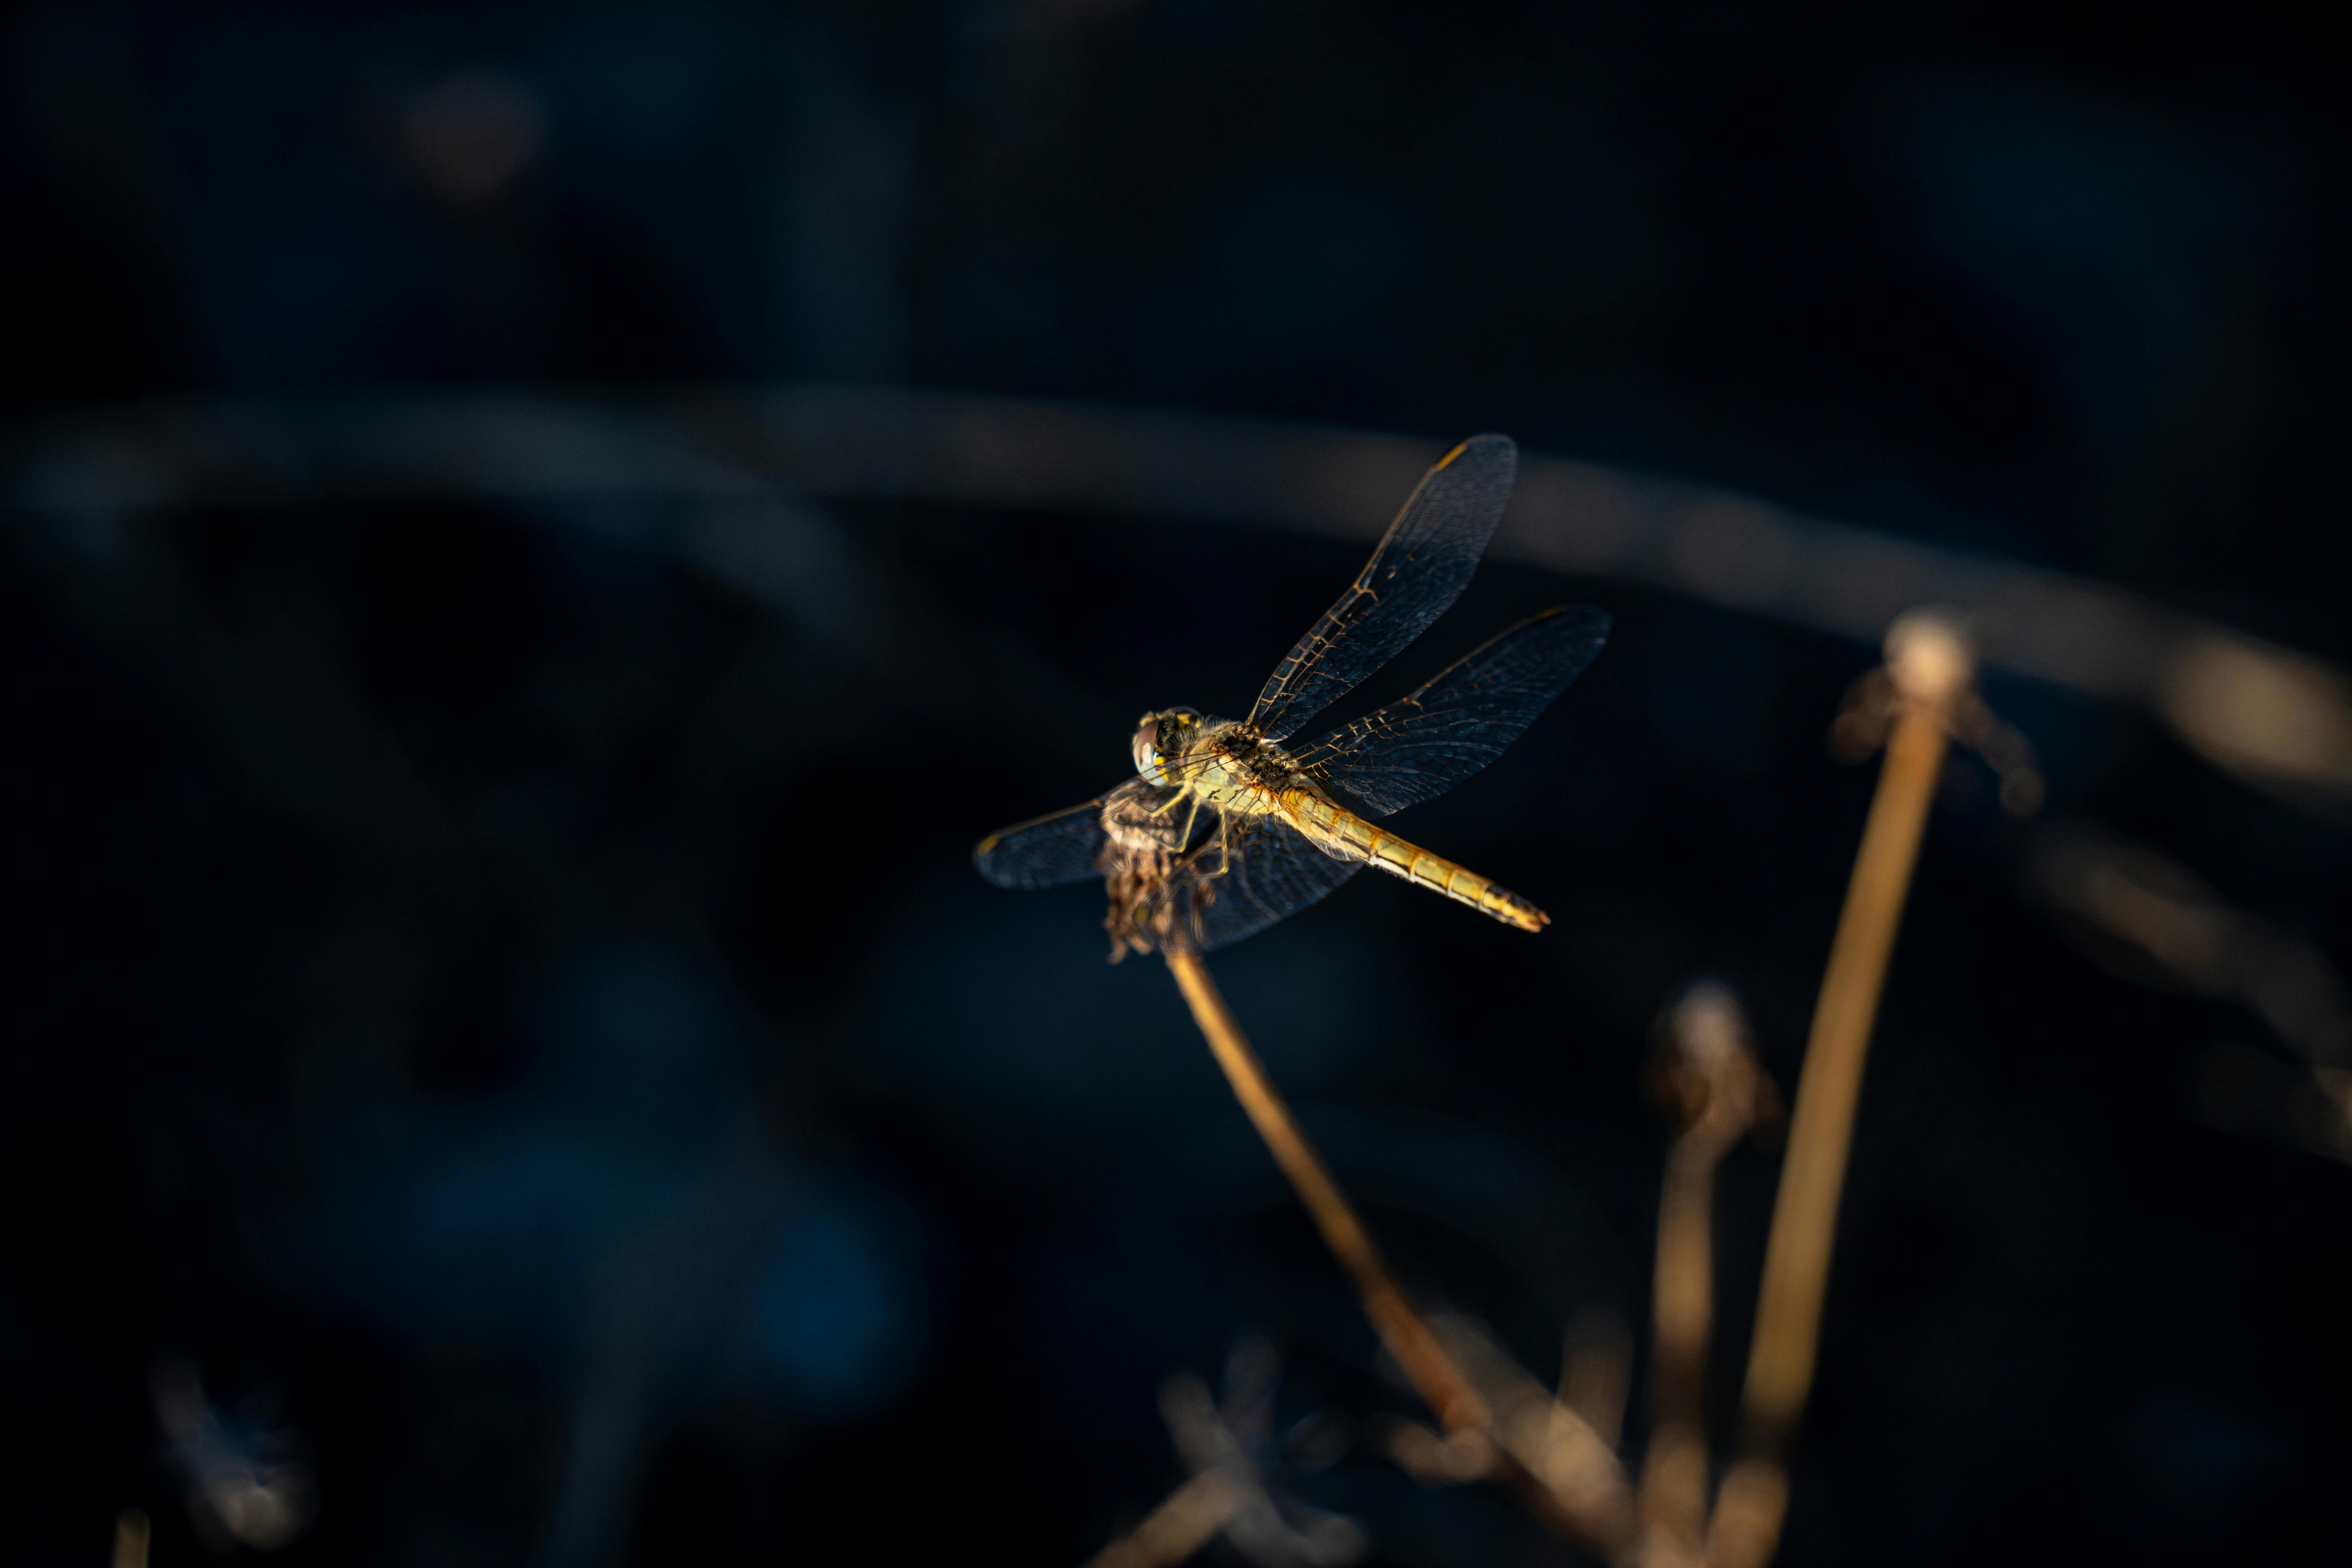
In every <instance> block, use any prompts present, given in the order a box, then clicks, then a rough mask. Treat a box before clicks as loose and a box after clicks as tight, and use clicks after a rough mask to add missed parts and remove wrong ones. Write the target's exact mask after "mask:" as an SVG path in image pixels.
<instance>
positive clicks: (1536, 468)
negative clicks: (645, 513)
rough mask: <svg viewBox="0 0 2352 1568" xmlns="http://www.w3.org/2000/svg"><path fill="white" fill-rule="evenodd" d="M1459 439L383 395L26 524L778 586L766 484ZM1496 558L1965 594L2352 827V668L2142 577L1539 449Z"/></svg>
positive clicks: (911, 406) (1203, 500)
mask: <svg viewBox="0 0 2352 1568" xmlns="http://www.w3.org/2000/svg"><path fill="white" fill-rule="evenodd" d="M1443 448H1444V442H1443V441H1441V440H1439V439H1437V438H1434V437H1432V438H1427V439H1416V438H1412V437H1402V436H1389V435H1381V434H1376V433H1373V432H1370V431H1360V430H1349V429H1343V428H1334V427H1330V426H1315V425H1301V424H1292V423H1286V422H1281V421H1273V420H1265V419H1247V418H1239V417H1235V416H1220V415H1213V414H1206V413H1188V412H1179V411H1174V410H1159V409H1150V408H1139V407H1127V406H1119V405H1102V404H1087V403H1079V402H1069V401H1061V400H1047V399H1035V398H1021V397H1009V396H1003V395H979V394H971V393H961V394H959V393H941V392H922V391H915V390H911V389H898V388H890V387H840V388H827V387H802V388H785V389H776V390H760V389H738V388H723V387H689V388H678V389H675V390H669V391H647V392H636V393H631V394H626V395H615V394H604V395H596V394H585V393H557V392H495V391H479V392H465V393H453V394H444V395H398V394H384V393H366V394H349V395H341V396H326V397H320V396H312V397H306V398H303V399H301V400H299V402H278V401H271V400H207V401H205V402H200V403H194V404H164V405H150V406H145V407H139V408H126V409H122V410H120V411H116V412H112V413H93V414H81V415H77V416H72V417H69V418H66V419H62V420H54V421H50V422H47V423H46V424H45V425H44V426H42V427H40V428H38V429H37V430H36V431H33V432H29V433H26V434H24V435H21V436H20V437H19V439H18V442H17V444H16V448H15V451H14V454H13V457H12V458H11V462H10V468H9V472H8V477H7V480H6V484H5V504H6V506H7V507H8V509H9V510H13V511H16V512H18V513H20V514H24V515H27V516H34V517H46V518H49V519H52V520H54V521H57V522H58V523H60V524H62V525H64V526H67V527H71V528H84V529H98V530H100V531H103V530H104V529H105V528H106V527H108V526H109V525H110V522H111V521H112V520H114V519H117V518H119V517H121V516H122V515H123V514H125V513H131V512H142V511H154V510H176V509H185V508H191V507H202V506H221V505H228V506H254V505H268V504H272V503H283V502H290V501H298V500H322V499H335V498H341V499H377V500H381V499H386V498H406V499H418V498H433V497H440V498H457V497H468V496H473V497H482V498H487V499H495V500H505V501H520V502H528V501H532V500H558V499H571V500H580V499H593V498H596V497H605V496H618V497H627V498H633V499H663V498H667V499H677V500H691V501H700V502H705V503H709V504H710V505H711V506H712V507H713V508H715V509H719V516H720V517H721V518H723V519H724V520H725V521H718V522H708V523H704V524H701V525H698V526H696V525H690V526H688V527H687V528H686V529H684V530H682V531H681V537H680V538H679V539H678V541H677V549H678V550H679V551H680V552H681V554H682V555H683V556H684V557H685V558H686V559H687V560H688V561H689V562H691V563H695V564H696V565H698V566H699V567H701V568H702V569H704V570H708V571H710V572H712V573H714V574H718V575H719V576H721V577H723V578H726V579H728V580H730V581H731V582H734V583H737V584H739V585H753V586H762V587H767V588H768V589H769V591H771V592H772V591H773V588H772V584H775V583H777V582H778V581H783V580H799V579H796V578H793V579H779V578H777V577H776V576H775V575H774V574H767V575H765V576H763V575H761V574H760V573H759V571H758V568H757V567H756V566H754V565H753V564H752V562H753V561H754V560H756V559H758V558H759V557H760V555H761V553H762V552H769V553H772V552H778V551H785V552H792V553H793V558H794V559H796V560H797V559H801V558H803V557H804V556H805V554H806V553H807V551H808V549H809V546H808V545H807V544H806V543H805V542H803V536H804V535H805V534H806V533H807V528H806V526H805V525H803V524H800V523H797V522H795V521H792V520H790V519H789V518H780V517H775V516H770V517H768V518H767V519H766V520H765V521H764V522H760V523H755V522H752V521H750V520H749V519H748V518H747V517H746V515H745V514H744V513H743V512H742V511H741V510H740V508H741V507H742V506H744V505H745V504H747V503H748V504H750V505H752V506H757V505H758V504H760V503H762V502H765V503H767V504H769V505H771V506H777V505H788V504H789V500H788V499H786V498H789V497H791V496H793V495H794V494H806V495H816V496H824V497H830V498H895V499H902V500H922V501H929V502H938V503H944V504H950V505H960V506H971V507H981V508H990V509H999V508H1004V509H1012V508H1018V509H1034V510H1050V511H1062V512H1071V513H1076V514H1082V515H1107V516H1113V517H1134V518H1152V519H1164V520H1169V521H1213V522H1232V523H1247V524H1253V525H1260V526H1272V527H1281V528H1289V529H1296V530H1299V531H1306V532H1309V533H1314V534H1318V535H1324V536H1328V537H1333V538H1339V539H1349V540H1354V539H1369V538H1372V537H1376V536H1377V534H1378V532H1379V530H1380V529H1381V527H1382V526H1384V523H1385V520H1386V517H1387V510H1386V500H1385V498H1388V497H1391V496H1392V495H1395V494H1399V493H1402V492H1404V491H1406V490H1409V489H1411V488H1412V480H1413V479H1414V478H1415V477H1416V476H1417V475H1418V474H1419V473H1420V472H1421V471H1422V470H1423V468H1426V467H1427V465H1428V464H1429V462H1430V461H1431V460H1433V458H1434V457H1435V456H1436V455H1437V454H1438V453H1439V452H1441V451H1442V450H1443ZM730 509H735V510H730ZM753 515H755V516H756V515H757V514H756V513H754V514H753ZM762 533H765V534H769V535H772V536H774V537H772V538H769V539H761V537H760V535H761V534H762ZM1495 554H1496V558H1497V559H1511V558H1517V559H1519V560H1524V561H1527V562H1530V563H1536V564H1539V565H1543V566H1548V567H1550V568H1553V569H1554V570H1558V571H1563V572H1573V573H1579V574H1591V575H1594V576H1601V577H1622V578H1623V579H1625V580H1628V581H1631V582H1636V583H1642V584H1648V585H1651V586H1655V587H1661V588H1665V589H1669V590H1672V591H1674V592H1676V593H1680V594H1685V595H1690V596H1692V597H1694V598H1697V599H1701V600H1706V601H1711V602H1713V603H1717V604H1721V605H1728V606H1731V607H1733V608H1736V609H1739V610H1743V611H1748V612H1750V613H1753V614H1756V615H1760V616H1769V617H1771V618H1773V619H1777V620H1781V621H1786V622H1788V623H1790V624H1791V625H1794V626H1803V627H1806V628H1808V629H1811V630H1815V631H1822V632H1828V633H1831V634H1833V635H1836V636H1840V637H1852V638H1856V639H1860V640H1864V641H1868V642H1875V641H1876V640H1877V639H1878V638H1879V637H1882V636H1883V635H1884V634H1885V630H1886V628H1887V626H1889V625H1890V624H1892V622H1893V621H1894V619H1895V617H1896V616H1899V615H1900V614H1902V613H1903V612H1904V611H1906V610H1907V609H1910V608H1912V607H1913V606H1915V605H1921V604H1935V605H1945V606H1948V607H1949V608H1950V609H1951V610H1952V612H1953V613H1954V614H1955V615H1956V616H1958V618H1959V620H1960V622H1961V624H1962V625H1963V626H1965V627H1966V629H1967V631H1968V634H1969V637H1971V639H1972V640H1973V641H1974V642H1975V644H1976V645H1977V647H1978V648H1979V657H1980V658H1982V659H1983V661H1984V662H1985V663H1986V664H1987V665H1988V666H1989V667H1990V668H1996V669H2000V670H2003V671H2007V672H2010V673H2013V674H2019V675H2024V676H2030V677H2032V678H2034V679H2041V680H2046V681H2050V682H2052V683H2053V684H2055V685H2058V686H2061V687H2064V688H2068V689H2073V690H2075V691H2079V692H2081V693H2083V694H2084V695H2087V696H2091V697H2095V698H2099V699H2103V700H2116V701H2121V702H2126V703H2130V704H2133V705H2135V706H2137V707H2141V708H2144V709H2146V710H2148V711H2150V712H2152V713H2153V714H2155V715H2156V716H2157V717H2158V718H2159V719H2161V720H2162V721H2164V722H2165V723H2166V724H2167V725H2168V727H2170V728H2171V729H2172V731H2174V732H2175V733H2176V734H2178V735H2179V737H2180V738H2181V740H2182V741H2183V742H2186V743H2187V744H2188V745H2189V746H2191V747H2192V748H2194V749H2195V750H2196V751H2197V752H2200V754H2201V755H2203V756H2205V757H2206V758H2208V759H2209V760H2210V761H2211V762H2213V763H2216V764H2217V765H2219V766H2221V767H2223V768H2225V769H2227V770H2229V771H2230V772H2231V773H2235V774H2236V775H2237V776H2239V777H2241V778H2242V779H2244V780H2246V781H2247V782H2248V783H2250V784H2255V785H2257V786H2260V787H2263V788H2265V789H2275V790H2278V791H2280V792H2282V793H2284V795H2286V796H2287V797H2288V798H2290V799H2292V800H2294V801H2295V802H2297V803H2299V804H2302V805H2306V806H2308V807H2310V808H2311V809H2314V810H2316V811H2319V812H2321V813H2322V814H2323V815H2325V816H2326V817H2327V818H2328V819H2329V820H2331V821H2336V822H2343V821H2347V820H2352V681H2347V678H2346V675H2345V673H2344V672H2343V671H2342V670H2340V669H2338V668H2336V667H2335V666H2333V665H2331V664H2329V663H2327V662H2326V661H2325V660H2323V659H2317V658H2311V657H2309V656H2307V655H2304V654H2299V653H2295V652H2294V651H2292V650H2289V649H2286V648H2283V647H2276V646H2274V645H2273V644H2270V643H2267V642H2265V641H2263V639H2261V638H2258V637H2251V636H2248V635H2246V634H2244V633H2242V632H2239V631H2236V630H2233V629H2231V628H2230V627H2228V626H2221V625H2217V624H2215V623H2212V622H2210V621H2207V620H2203V619H2200V617H2197V616H2191V615H2186V614H2183V613H2181V612H2179V611H2177V610H2172V609H2168V608H2166V607H2164V606H2163V605H2159V604H2158V603H2156V602H2154V601H2152V600H2149V599H2147V598H2144V597H2141V596H2139V595H2134V594H2132V593H2129V592H2127V591H2126V590H2123V589H2119V588H2116V587H2112V586H2109V585H2106V584H2099V583H2095V582H2093V581H2091V580H2088V579H2084V578H2080V577H2072V576H2069V575H2067V574H2063V573H2059V572H2053V571H2050V570H2048V569H2046V568H2042V567H2033V566H2026V565H2022V564H2019V563H2008V562H2003V561H2000V559H1998V558H1996V557H1991V556H1986V555H1969V554H1962V553H1960V552H1955V551H1950V550H1943V549H1937V548H1936V547H1933V546H1930V545H1926V544H1921V543H1917V542H1911V541H1906V540H1902V539H1898V538H1895V537H1894V536H1891V535H1886V534H1878V533H1873V532H1870V531H1866V530H1861V529H1854V528H1851V527H1844V526H1840V525H1837V524H1833V523H1828V522H1820V521H1811V520H1808V519H1805V518H1801V517H1798V516H1794V515H1792V514H1790V513H1789V512H1787V511H1784V510H1780V509H1777V508H1774V507H1771V506H1769V505H1766V504H1763V503H1761V502H1759V501H1755V500H1750V499H1748V498H1745V497H1741V496H1738V495H1732V494H1726V493H1723V492H1719V491H1712V490H1706V489H1697V488H1695V487H1691V486H1688V485H1679V484H1673V483H1668V482H1664V481H1661V480H1654V479H1643V478H1641V477H1639V476H1636V475H1632V474H1627V473H1623V472H1621V471H1618V470H1613V469H1611V468H1603V467H1599V466H1596V465H1593V464H1589V463H1580V462H1572V461H1569V460H1566V459H1561V458H1541V457H1529V458H1525V459H1524V460H1523V462H1522V465H1521V477H1520V482H1519V488H1518V491H1517V497H1516V499H1515V500H1514V502H1513V505H1512V511H1511V515H1510V519H1509V521H1507V522H1506V524H1505V525H1504V530H1503V531H1502V533H1501V534H1500V535H1499V536H1498V538H1497V540H1496V545H1495ZM800 591H801V592H802V593H803V594H805V595H811V597H812V598H814V597H815V596H816V595H819V594H821V593H822V590H814V589H811V588H809V587H808V586H806V585H805V584H804V585H803V588H802V589H801V590H800ZM850 619H852V620H853V622H854V621H856V617H850Z"/></svg>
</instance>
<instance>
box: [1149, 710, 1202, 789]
mask: <svg viewBox="0 0 2352 1568" xmlns="http://www.w3.org/2000/svg"><path fill="white" fill-rule="evenodd" d="M1200 724H1201V714H1200V710H1197V709H1193V708H1169V709H1163V710H1161V711H1160V712H1157V713H1146V714H1145V715H1144V716H1143V721H1142V722H1141V723H1139V724H1138V725H1137V726H1136V727H1135V742H1134V747H1135V771H1136V772H1137V773H1141V774H1142V775H1143V776H1144V777H1145V778H1147V779H1149V780H1150V781H1151V782H1152V783H1153V784H1166V783H1168V770H1167V768H1166V766H1165V765H1164V764H1165V763H1166V762H1167V760H1168V756H1169V753H1171V752H1181V750H1183V747H1184V742H1185V741H1186V739H1187V738H1188V737H1189V735H1190V733H1191V731H1194V730H1197V729H1199V728H1200Z"/></svg>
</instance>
